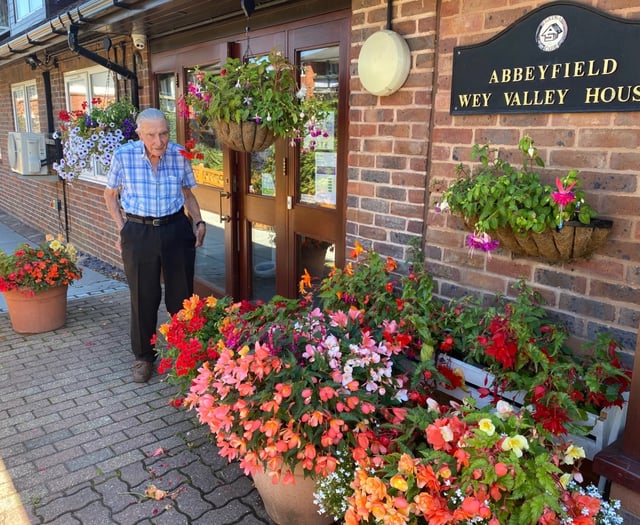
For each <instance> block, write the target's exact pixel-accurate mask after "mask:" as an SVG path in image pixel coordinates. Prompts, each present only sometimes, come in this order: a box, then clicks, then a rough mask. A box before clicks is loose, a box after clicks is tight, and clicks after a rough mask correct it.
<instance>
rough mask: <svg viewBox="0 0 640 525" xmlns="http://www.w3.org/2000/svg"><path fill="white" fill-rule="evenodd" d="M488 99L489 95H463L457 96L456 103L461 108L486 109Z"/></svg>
mask: <svg viewBox="0 0 640 525" xmlns="http://www.w3.org/2000/svg"><path fill="white" fill-rule="evenodd" d="M490 98H491V93H464V94H462V95H458V102H459V103H460V107H463V108H486V107H488V106H489V99H490Z"/></svg>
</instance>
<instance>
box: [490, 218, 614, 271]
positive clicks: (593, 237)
mask: <svg viewBox="0 0 640 525" xmlns="http://www.w3.org/2000/svg"><path fill="white" fill-rule="evenodd" d="M612 225H613V222H612V221H609V220H605V219H593V220H592V221H591V222H590V223H589V224H583V223H581V222H580V221H569V222H566V223H565V224H564V226H563V227H562V228H561V229H560V230H555V229H553V230H552V229H551V228H547V229H546V230H545V231H544V232H542V233H528V234H527V235H517V234H515V233H514V232H513V231H512V230H510V229H508V228H499V229H498V230H495V231H492V232H490V233H489V235H491V237H493V238H494V239H497V240H498V241H500V245H501V246H502V247H504V248H507V249H509V250H510V251H511V252H512V253H513V254H514V255H527V256H529V257H538V258H541V259H546V260H548V261H569V260H571V259H580V258H584V257H588V256H589V255H591V254H592V253H593V252H594V251H596V250H597V249H598V248H599V247H600V246H602V245H603V244H604V243H605V241H606V240H607V237H608V236H609V232H610V231H611V226H612Z"/></svg>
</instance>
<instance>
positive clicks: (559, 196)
mask: <svg viewBox="0 0 640 525" xmlns="http://www.w3.org/2000/svg"><path fill="white" fill-rule="evenodd" d="M575 185H576V183H575V182H572V183H571V184H569V186H567V187H566V188H565V187H564V184H563V182H562V180H561V179H560V178H558V177H556V187H557V188H558V191H554V192H553V193H552V194H551V198H552V199H553V200H554V201H555V203H556V204H557V205H558V206H559V207H560V210H561V211H562V209H563V208H564V207H565V206H566V205H567V204H571V203H572V202H573V201H574V200H576V196H575V194H574V193H573V192H572V191H571V190H572V189H573V187H574V186H575Z"/></svg>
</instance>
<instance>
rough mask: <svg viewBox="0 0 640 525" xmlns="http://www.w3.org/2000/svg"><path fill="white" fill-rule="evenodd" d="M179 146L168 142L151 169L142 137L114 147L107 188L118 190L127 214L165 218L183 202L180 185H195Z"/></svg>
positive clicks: (188, 186) (177, 209)
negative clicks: (155, 164) (155, 170)
mask: <svg viewBox="0 0 640 525" xmlns="http://www.w3.org/2000/svg"><path fill="white" fill-rule="evenodd" d="M182 149H183V148H182V146H180V145H178V144H176V143H174V142H169V144H168V145H167V149H166V151H165V153H164V155H163V156H162V158H161V159H160V163H159V164H158V173H157V174H156V173H155V172H154V171H153V167H152V166H151V162H150V161H149V159H148V158H147V154H146V152H145V149H144V144H143V143H142V141H141V140H138V141H135V142H129V143H127V144H124V145H122V146H120V147H119V148H118V149H116V151H115V153H114V155H113V160H112V161H111V167H110V168H109V174H108V175H107V187H108V188H109V189H112V190H115V189H119V190H120V205H121V206H122V209H124V211H125V212H126V213H131V214H133V215H141V216H142V217H164V216H165V215H171V214H172V213H176V212H177V211H179V210H180V208H181V207H182V206H183V205H184V195H183V194H182V188H183V187H185V188H193V187H194V186H195V185H196V180H195V177H194V176H193V170H192V169H191V163H190V162H189V161H188V160H187V159H186V158H185V157H183V156H182V155H181V154H180V151H181V150H182Z"/></svg>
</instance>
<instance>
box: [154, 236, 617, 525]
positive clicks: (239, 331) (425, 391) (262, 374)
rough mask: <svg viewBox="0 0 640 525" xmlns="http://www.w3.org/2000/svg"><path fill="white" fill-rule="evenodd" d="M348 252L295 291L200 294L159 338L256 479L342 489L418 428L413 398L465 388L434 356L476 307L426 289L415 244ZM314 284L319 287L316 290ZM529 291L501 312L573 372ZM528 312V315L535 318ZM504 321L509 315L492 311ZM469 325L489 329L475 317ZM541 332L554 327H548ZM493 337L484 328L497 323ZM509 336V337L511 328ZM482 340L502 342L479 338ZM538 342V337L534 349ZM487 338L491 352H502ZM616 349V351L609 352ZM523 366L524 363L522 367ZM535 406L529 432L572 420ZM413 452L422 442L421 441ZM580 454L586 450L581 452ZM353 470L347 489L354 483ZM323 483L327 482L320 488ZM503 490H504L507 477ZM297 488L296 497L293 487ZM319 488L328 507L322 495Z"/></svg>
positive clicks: (230, 454)
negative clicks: (390, 253) (516, 307)
mask: <svg viewBox="0 0 640 525" xmlns="http://www.w3.org/2000/svg"><path fill="white" fill-rule="evenodd" d="M351 259H352V260H351V262H349V263H348V264H347V265H346V266H345V268H343V269H338V268H334V269H333V270H332V271H331V272H330V274H329V276H328V277H327V278H325V279H324V280H323V281H322V282H321V283H320V284H319V285H318V286H317V287H312V282H311V276H310V275H309V273H308V272H305V274H304V275H303V278H302V280H301V283H300V292H301V298H300V299H298V300H291V299H283V298H279V297H276V298H274V299H273V300H272V301H269V302H268V303H259V304H250V303H246V302H245V303H235V304H234V303H230V302H228V303H227V302H222V303H221V302H219V300H213V299H206V300H204V299H200V298H197V297H193V298H191V299H190V300H188V301H186V302H185V309H184V310H183V311H182V312H181V313H179V314H176V316H174V317H173V318H172V320H171V321H170V323H168V325H165V327H163V328H161V333H162V334H163V335H165V337H166V338H167V340H168V341H169V343H168V348H167V349H162V348H161V347H159V351H160V353H161V354H162V355H163V357H164V358H163V361H162V363H161V366H162V367H163V370H169V373H170V377H171V375H172V374H175V376H174V380H176V381H178V382H180V383H181V384H182V386H183V387H184V391H185V392H186V391H188V393H187V395H186V400H184V399H183V398H182V397H180V398H179V399H178V400H177V402H176V404H179V405H180V404H186V406H187V407H189V408H191V409H193V410H195V411H196V412H197V414H198V417H199V419H200V421H201V422H202V423H203V424H206V425H207V426H208V427H209V429H210V430H211V433H212V436H213V438H214V440H215V442H216V443H217V445H218V446H219V449H220V453H221V454H222V455H224V456H225V457H227V458H229V459H230V460H232V459H233V460H238V461H239V462H240V466H241V467H242V468H243V469H244V470H245V471H246V472H247V473H250V474H253V475H257V476H258V477H260V471H265V472H266V473H267V475H269V474H270V475H271V478H272V479H273V480H278V479H282V480H286V481H287V482H289V481H292V480H293V479H294V474H295V472H296V469H297V468H299V467H302V469H303V471H304V472H306V474H307V475H309V476H311V477H312V478H313V481H314V482H317V483H318V487H319V488H318V490H320V491H321V492H325V493H326V492H327V491H328V492H331V493H333V494H338V492H336V491H334V488H333V487H334V485H333V480H335V479H336V478H337V479H338V480H342V481H344V480H347V479H348V478H349V473H353V472H354V470H355V468H356V467H355V466H356V464H358V463H360V462H363V461H364V463H363V464H364V465H365V466H372V468H378V467H379V466H380V465H382V464H383V463H384V456H385V455H386V454H388V453H394V452H397V450H396V449H395V448H394V447H396V445H395V444H396V442H398V438H399V436H400V435H402V434H403V433H405V431H406V432H410V431H411V432H412V430H411V428H410V427H408V426H407V423H405V422H406V421H407V420H408V419H411V418H407V410H411V409H412V407H414V406H415V407H418V408H419V407H422V408H425V409H426V408H428V407H430V406H431V405H432V404H433V402H432V401H429V397H428V396H429V395H435V394H434V393H433V392H434V389H435V388H436V387H438V386H441V385H449V386H460V387H464V383H463V381H464V378H463V377H460V375H459V374H457V373H456V372H455V370H453V369H452V368H451V367H449V366H447V363H441V362H440V361H439V360H437V352H436V351H435V350H436V348H438V349H441V348H440V347H441V346H442V345H443V344H451V345H452V346H453V343H449V342H448V340H447V338H448V337H451V338H452V341H453V340H454V339H458V340H459V339H460V334H459V333H458V332H455V331H453V325H452V324H450V323H447V322H446V321H447V319H448V316H449V317H452V318H460V319H462V321H461V322H469V317H468V316H465V315H461V312H460V311H459V310H458V309H457V306H456V305H448V304H447V303H444V302H442V301H439V300H437V299H435V298H434V297H433V296H432V280H431V278H430V276H429V275H428V274H427V273H426V272H425V270H424V266H423V264H422V262H421V261H422V259H421V253H420V252H419V251H418V250H415V251H414V260H413V261H412V262H411V263H410V264H408V265H406V266H404V267H401V268H399V267H398V264H397V263H396V261H395V260H393V259H392V258H385V257H382V256H380V255H379V254H376V253H375V252H372V251H367V250H364V249H363V248H362V247H361V246H360V245H358V244H356V247H355V249H354V250H353V251H352V252H351ZM310 289H313V290H314V292H315V293H316V296H313V295H310V294H309V292H308V291H309V290H310ZM525 297H527V296H526V295H525ZM521 302H522V307H521V309H520V313H521V314H522V315H511V316H509V317H507V320H508V323H514V324H513V326H514V327H515V326H518V329H522V330H525V331H524V332H523V337H524V336H525V335H526V334H529V335H531V334H538V335H539V336H540V345H541V348H540V349H538V350H536V352H537V353H536V356H537V357H539V356H538V355H537V354H543V355H544V353H545V352H546V351H547V350H546V347H547V346H549V350H548V352H549V355H550V356H551V357H553V359H557V360H558V363H559V367H558V368H559V370H561V371H563V372H567V371H568V368H567V367H566V366H565V363H566V362H565V361H564V359H567V360H568V359H569V357H562V359H560V358H559V356H558V355H557V353H556V350H557V349H556V348H555V347H553V344H555V343H554V341H555V340H556V339H557V340H558V341H563V339H562V337H560V336H557V335H555V332H549V331H548V330H547V329H546V328H544V327H545V326H546V324H547V323H546V321H544V320H543V318H542V317H539V316H540V315H542V314H541V313H539V310H538V309H537V308H538V307H537V305H536V304H535V303H527V302H526V300H525V299H522V300H521ZM315 304H318V305H319V306H318V307H316V306H315ZM449 307H450V308H451V310H450V313H448V314H447V313H446V312H448V311H449V310H448V308H449ZM483 308H485V309H487V314H486V315H487V317H488V318H489V319H493V318H494V317H495V315H494V316H491V315H490V313H491V310H490V308H489V307H483ZM481 311H482V310H480V309H479V310H478V312H481ZM482 318H483V316H481V317H480V319H482ZM476 322H479V321H476ZM527 322H530V323H531V325H532V326H531V327H529V328H527V327H526V326H525V325H526V323H527ZM508 323H507V325H509V326H511V325H510V324H508ZM520 324H522V325H523V326H520ZM504 325H505V323H503V322H502V321H500V322H496V323H495V326H504ZM489 326H491V323H490V322H489ZM473 330H477V331H478V332H477V335H480V334H481V330H480V328H478V329H473ZM473 330H472V333H476V332H474V331H473ZM547 333H549V334H550V335H549V336H548V337H546V336H544V337H542V335H540V334H547ZM485 337H486V338H487V340H489V339H490V338H491V334H487V335H485ZM502 340H504V341H505V343H506V342H508V341H507V338H506V337H505V338H503V339H502ZM487 346H488V347H489V348H493V350H497V347H495V346H494V347H492V346H491V345H489V344H488V342H485V343H484V347H487ZM509 348H511V345H510V344H509ZM536 348H537V347H536V346H535V345H533V344H532V347H531V351H534V350H535V349H536ZM493 350H492V351H491V352H490V353H493V354H496V355H499V356H501V355H502V352H497V351H496V352H494V351H493ZM564 350H565V349H564V348H562V351H563V352H564ZM609 359H610V361H611V363H613V358H612V357H610V358H609ZM551 361H552V359H550V360H549V366H547V367H546V368H542V365H541V364H539V365H536V366H540V367H541V368H540V370H541V371H542V372H545V373H546V372H549V373H551V374H552V373H553V363H552V362H551ZM572 363H573V364H572V366H573V367H575V370H576V378H577V376H580V375H581V374H582V370H583V368H580V366H581V365H580V364H579V361H575V360H574V361H572ZM518 371H519V372H522V373H523V374H524V371H525V367H524V366H523V367H521V368H519V369H518ZM542 372H541V375H540V377H542V375H544V373H542ZM509 374H513V370H511V369H509V370H507V371H506V376H507V377H509ZM622 376H623V372H621V371H620V370H617V371H616V372H615V373H614V374H612V375H611V377H613V378H617V379H618V380H621V379H622ZM409 377H410V378H411V379H407V378H409ZM501 377H502V376H501ZM526 377H528V376H526ZM534 377H535V378H536V380H537V379H538V378H539V377H536V376H534ZM595 377H598V378H599V379H598V380H597V381H598V382H599V383H601V384H599V385H598V386H597V388H600V387H601V386H602V385H606V384H607V380H606V379H605V378H603V376H602V375H597V376H594V378H590V379H588V380H586V379H585V383H587V384H588V385H589V388H590V390H588V389H585V390H584V391H581V392H580V393H581V395H585V396H586V395H587V394H586V392H589V391H590V392H597V391H598V390H597V388H596V387H594V386H593V385H591V383H593V382H594V379H595ZM624 379H625V381H626V380H628V376H626V375H624ZM528 380H529V381H530V385H529V386H530V387H531V388H532V389H533V392H531V393H530V395H532V396H534V401H536V402H538V404H540V405H543V400H544V399H546V397H545V395H546V392H543V393H541V392H540V390H539V389H538V388H537V386H538V383H536V382H535V381H533V380H531V379H528ZM565 380H566V378H565ZM559 384H560V383H558V385H559ZM620 384H621V383H620ZM481 386H484V387H486V390H487V394H488V395H489V396H490V397H492V398H493V399H494V401H495V402H497V403H498V404H499V405H500V406H502V405H501V403H502V402H501V401H500V397H499V396H498V395H497V393H498V392H499V390H498V388H497V387H496V388H495V389H494V388H493V385H492V383H486V384H484V385H481ZM499 386H503V384H502V383H500V385H499ZM504 386H506V384H505V385H504ZM542 386H545V387H546V386H547V385H546V384H545V383H542ZM585 388H586V387H585ZM618 389H619V385H618ZM557 393H558V392H557V389H556V390H553V389H552V388H549V399H553V400H554V403H555V402H556V400H557V399H559V401H558V403H560V404H558V407H559V408H562V407H563V406H564V405H563V404H562V403H569V402H571V403H575V402H576V401H575V399H573V398H572V397H571V396H569V395H567V398H568V400H567V399H562V398H555V397H554V396H555V394H557ZM491 394H495V395H494V396H491ZM543 394H544V395H543ZM552 394H553V395H552ZM179 395H180V396H182V395H183V394H180V393H179ZM605 397H606V396H605ZM616 399H617V398H616ZM610 401H611V402H613V400H610ZM554 406H555V405H554ZM532 407H533V408H532V409H531V411H527V412H526V413H527V416H526V421H527V422H530V425H531V427H528V426H526V425H523V433H524V429H525V428H526V429H529V428H531V429H532V428H533V426H535V428H536V429H539V430H535V432H541V433H544V436H551V435H552V432H551V431H552V430H554V429H555V428H556V427H557V426H558V425H559V423H560V424H562V425H567V426H568V425H569V423H568V422H567V421H566V418H565V417H562V418H554V417H550V418H543V417H541V415H544V414H543V412H542V411H540V412H538V409H537V407H536V404H535V402H534V403H532ZM490 410H491V407H489V408H487V409H483V410H482V411H481V412H478V414H482V415H469V417H470V418H473V417H475V418H476V420H477V419H479V418H481V417H490V416H486V414H487V413H489V412H487V411H490ZM540 410H542V409H540ZM441 413H442V414H444V411H442V412H441ZM582 414H583V411H582V409H581V408H579V407H576V409H575V411H573V412H570V415H571V416H573V415H577V417H581V415H582ZM411 417H413V416H411ZM527 425H529V423H527ZM494 426H496V428H497V425H495V423H494ZM531 432H534V430H531ZM559 434H560V433H559ZM541 435H542V434H541ZM554 439H555V438H554ZM557 439H560V437H558V438H557ZM550 442H551V441H550ZM546 444H547V442H546V441H545V442H544V443H543V445H544V446H546ZM549 450H551V449H549ZM553 450H555V449H553ZM481 452H482V451H478V453H479V454H480V453H481ZM415 453H416V454H421V452H419V450H418V449H416V452H415ZM551 454H552V455H553V454H555V452H552V453H551ZM575 454H577V456H579V457H582V456H583V455H584V451H582V452H576V453H575ZM372 456H375V458H378V457H380V458H382V459H380V463H376V462H377V461H378V460H377V459H375V458H374V459H373V460H372V461H373V463H372V464H371V465H369V464H368V461H369V459H368V458H371V457H372ZM416 457H419V456H416ZM549 472H550V471H549ZM551 475H553V473H552V474H551ZM350 481H351V480H349V482H348V483H347V482H344V483H342V487H343V488H344V487H345V486H346V487H348V486H349V484H350ZM325 482H326V483H328V484H329V485H328V487H329V488H328V489H324V488H323V487H324V485H325ZM345 483H346V485H345ZM296 484H297V483H296ZM338 484H339V485H340V484H341V482H340V481H338ZM269 485H271V483H270V482H269V483H268V484H267V486H269ZM513 486H515V485H513ZM513 486H511V487H512V488H513ZM505 490H507V491H508V490H510V489H509V486H507V488H506V489H505ZM342 494H344V495H345V496H344V498H341V497H336V498H334V499H335V500H337V502H336V504H337V506H336V507H332V510H331V511H330V512H331V513H333V514H335V515H336V516H337V517H338V519H340V518H341V517H342V516H343V515H344V512H345V510H344V507H342V509H343V510H342V511H340V510H335V509H339V508H340V507H339V504H340V503H341V502H343V501H346V498H347V497H348V495H347V492H342ZM518 494H519V493H517V492H516V493H515V494H514V497H519V496H518ZM562 494H564V492H563V493H562ZM505 497H506V496H505ZM309 498H310V496H309ZM550 498H551V499H552V500H553V498H554V496H551V497H550ZM289 499H290V500H292V501H295V502H296V503H297V502H299V501H300V499H299V496H297V495H296V496H294V497H290V498H289ZM318 500H319V501H321V503H322V505H323V506H325V507H326V505H325V502H326V500H325V499H322V498H318ZM309 501H310V499H309ZM398 501H399V500H398ZM296 506H299V505H296ZM552 508H555V507H552ZM314 513H315V511H314ZM274 515H275V514H274ZM307 519H311V518H304V519H303V518H300V517H299V516H297V517H296V518H294V519H293V521H292V522H289V521H286V518H282V517H278V518H277V519H276V521H277V522H279V523H280V524H281V525H284V524H286V523H310V521H306V520H307ZM363 523H367V521H363ZM381 523H387V522H382V521H381ZM388 523H392V522H391V521H389V522H388ZM400 523H404V522H400Z"/></svg>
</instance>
